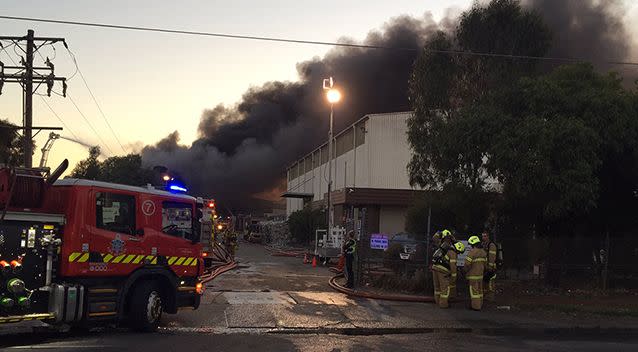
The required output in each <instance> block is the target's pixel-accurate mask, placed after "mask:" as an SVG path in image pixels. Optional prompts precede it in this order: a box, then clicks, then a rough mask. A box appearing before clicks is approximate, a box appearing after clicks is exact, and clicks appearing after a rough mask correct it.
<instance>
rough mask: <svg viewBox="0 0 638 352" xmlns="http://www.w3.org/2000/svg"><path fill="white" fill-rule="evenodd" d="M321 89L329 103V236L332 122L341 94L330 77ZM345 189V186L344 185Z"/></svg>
mask: <svg viewBox="0 0 638 352" xmlns="http://www.w3.org/2000/svg"><path fill="white" fill-rule="evenodd" d="M323 89H324V90H325V91H326V98H327V99H328V102H329V103H330V129H329V130H328V154H329V155H328V234H329V235H330V233H331V231H332V228H333V227H334V212H333V210H332V195H331V193H332V159H333V156H334V152H333V151H332V148H333V146H332V135H333V130H332V128H333V121H334V104H335V103H338V102H339V100H341V93H339V91H338V90H336V89H335V88H334V80H333V79H332V77H330V78H326V79H324V80H323ZM344 187H345V185H344Z"/></svg>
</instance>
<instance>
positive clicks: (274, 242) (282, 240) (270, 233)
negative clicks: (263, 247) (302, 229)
mask: <svg viewBox="0 0 638 352" xmlns="http://www.w3.org/2000/svg"><path fill="white" fill-rule="evenodd" d="M260 225H261V229H262V243H264V244H267V245H269V246H271V247H275V248H283V247H286V246H287V245H288V243H290V239H291V236H290V230H289V229H288V223H287V222H285V221H264V222H262V223H260Z"/></svg>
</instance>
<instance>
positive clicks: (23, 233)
mask: <svg viewBox="0 0 638 352" xmlns="http://www.w3.org/2000/svg"><path fill="white" fill-rule="evenodd" d="M67 167H68V161H67V160H65V161H64V162H63V163H62V165H60V167H58V168H57V169H56V170H55V171H53V172H49V171H48V170H47V169H37V168H31V169H25V168H22V169H20V168H0V324H3V323H4V324H6V323H16V322H21V321H26V320H40V321H43V322H45V323H49V324H58V325H67V326H69V325H70V326H73V325H81V326H91V325H101V324H105V323H127V325H129V326H131V327H132V328H134V329H136V330H140V331H154V330H155V329H156V328H157V326H158V323H159V321H160V318H161V316H162V313H169V314H175V313H177V311H178V310H180V309H182V308H191V309H197V308H198V306H199V304H200V296H201V294H202V290H203V287H202V284H201V282H200V277H201V275H202V274H203V270H204V266H203V260H202V255H201V253H202V243H201V239H202V238H205V237H203V236H202V222H201V221H200V220H201V217H202V207H203V203H202V200H201V199H196V198H194V197H191V196H188V195H186V194H175V193H172V192H167V191H164V190H158V189H155V188H153V187H152V186H150V185H149V186H147V187H134V186H126V185H120V184H113V183H106V182H98V181H91V180H81V179H68V178H65V179H59V177H60V176H61V175H62V174H63V173H64V171H65V170H66V168H67ZM58 179H59V180H58ZM207 231H208V232H209V233H208V237H210V228H209V229H207Z"/></svg>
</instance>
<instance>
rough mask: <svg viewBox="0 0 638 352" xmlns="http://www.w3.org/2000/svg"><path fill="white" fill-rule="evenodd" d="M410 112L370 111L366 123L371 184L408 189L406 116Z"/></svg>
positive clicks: (408, 149) (408, 154)
mask: <svg viewBox="0 0 638 352" xmlns="http://www.w3.org/2000/svg"><path fill="white" fill-rule="evenodd" d="M410 115H411V113H392V114H379V115H371V116H370V120H368V122H369V126H368V135H367V138H368V140H367V141H366V142H369V143H366V144H368V145H369V148H370V151H369V156H370V159H369V165H368V168H369V169H368V174H369V175H370V187H371V188H391V189H411V188H412V187H410V183H409V178H408V170H407V165H408V163H409V162H410V156H411V151H410V146H409V144H408V136H407V131H408V127H407V119H408V117H409V116H410Z"/></svg>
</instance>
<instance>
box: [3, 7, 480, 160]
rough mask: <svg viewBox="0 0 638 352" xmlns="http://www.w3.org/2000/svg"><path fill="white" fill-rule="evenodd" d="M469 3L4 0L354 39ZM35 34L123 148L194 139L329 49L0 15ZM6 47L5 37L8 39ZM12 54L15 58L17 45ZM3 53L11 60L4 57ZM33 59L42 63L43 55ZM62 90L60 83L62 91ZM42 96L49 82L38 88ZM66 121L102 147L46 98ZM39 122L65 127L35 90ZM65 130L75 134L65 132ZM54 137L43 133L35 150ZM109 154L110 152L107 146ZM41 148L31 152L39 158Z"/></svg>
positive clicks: (9, 104) (73, 156) (89, 16)
mask: <svg viewBox="0 0 638 352" xmlns="http://www.w3.org/2000/svg"><path fill="white" fill-rule="evenodd" d="M469 3H470V1H469V0H454V1H451V0H450V1H414V0H395V1H392V2H388V1H379V0H376V1H363V0H356V1H347V2H344V1H335V0H328V1H321V2H312V3H311V2H305V1H292V0H276V1H267V2H265V1H254V0H253V1H247V0H237V1H233V2H229V1H193V0H188V1H180V2H179V3H177V2H175V1H167V0H153V1H149V0H140V1H124V0H115V1H108V2H106V1H80V0H71V1H64V2H57V3H55V5H54V3H52V2H50V1H34V0H16V1H13V0H10V1H8V0H5V1H3V11H2V13H3V14H5V15H9V16H24V17H36V18H51V19H61V20H73V21H84V22H99V23H112V24H123V25H135V26H148V27H162V28H171V29H184V30H193V31H207V32H224V33H232V34H245V35H257V36H274V37H287V38H295V39H307V40H316V41H336V40H337V39H339V38H340V37H342V36H347V37H350V38H354V39H357V40H360V39H363V38H364V37H365V35H366V34H367V33H368V32H369V31H370V30H371V29H375V28H379V27H381V26H382V25H383V23H384V22H386V21H387V20H388V19H390V18H391V17H395V16H398V15H402V14H409V15H412V16H417V17H420V16H424V15H425V13H426V12H428V11H429V12H431V13H432V16H433V17H434V18H435V19H438V18H441V17H442V16H443V14H444V13H445V11H446V9H447V8H450V7H456V8H457V11H458V9H459V8H461V7H467V5H468V4H469ZM30 28H31V29H34V30H35V33H36V36H37V35H39V36H48V37H64V38H66V40H67V43H68V44H69V47H70V49H71V51H73V53H74V54H75V55H76V56H77V59H78V63H79V66H80V69H81V70H82V72H83V73H84V76H85V78H86V79H87V81H88V83H89V87H90V88H91V89H92V90H93V93H94V94H95V96H96V98H97V99H98V101H99V103H100V104H101V106H102V109H103V110H104V112H105V113H106V116H107V117H108V119H109V122H110V123H111V125H112V126H113V128H114V130H115V131H116V133H117V134H118V137H119V139H120V141H121V142H122V144H124V147H125V148H126V150H127V152H130V151H131V150H133V149H132V146H137V147H139V146H141V145H142V144H148V143H154V142H156V141H157V140H159V139H161V138H163V137H165V136H166V135H167V134H168V133H170V132H172V131H174V130H178V131H179V132H180V134H181V136H182V142H183V143H185V144H189V143H190V142H191V141H192V140H193V139H194V138H196V134H197V124H198V123H199V119H200V116H201V113H202V110H204V109H205V108H213V107H215V106H216V105H217V104H219V103H224V104H229V105H232V104H234V103H235V102H237V101H238V100H239V98H240V97H241V95H242V94H243V93H244V92H245V91H246V89H247V88H249V87H250V86H253V85H260V84H262V83H263V82H266V81H270V80H296V79H297V73H296V67H295V64H296V63H297V62H300V61H303V60H307V59H310V58H312V57H313V56H322V55H324V54H325V53H326V52H327V51H328V50H329V49H330V47H327V46H316V45H297V44H287V43H272V42H259V41H250V40H233V39H222V38H207V37H194V36H183V35H174V34H159V33H144V32H133V31H124V30H113V29H101V28H87V27H76V26H69V25H57V24H44V23H34V22H21V21H11V20H0V33H1V35H12V36H22V35H25V34H26V31H27V29H30ZM5 44H6V42H5ZM56 49H57V50H56V53H55V54H54V53H53V50H51V49H50V48H48V47H45V48H44V49H42V51H41V53H42V54H43V56H45V57H46V56H49V57H51V58H52V57H53V56H54V55H56V56H55V60H54V61H53V62H54V63H55V65H56V74H57V75H61V76H67V77H69V76H71V75H72V74H73V72H74V71H75V69H74V66H73V64H72V60H71V58H70V56H69V55H68V53H67V52H66V50H65V49H64V47H63V46H62V45H61V44H60V45H57V47H56ZM9 53H10V54H11V55H12V56H13V58H14V60H16V59H17V55H16V54H15V53H14V51H13V48H11V49H9ZM0 60H1V61H3V62H5V64H11V61H10V59H9V58H8V57H7V53H6V52H3V51H0ZM35 61H36V64H42V61H43V60H42V59H41V58H40V57H39V56H37V55H36V57H35ZM56 88H57V91H60V90H61V89H60V87H59V86H58V87H56ZM39 92H40V93H45V92H46V90H45V89H42V88H41V89H40V91H39ZM68 92H69V94H70V96H71V97H72V98H73V99H74V101H75V102H76V103H77V104H78V105H79V106H80V109H81V110H82V112H83V113H84V114H85V115H86V117H87V118H88V120H89V121H90V123H91V124H93V126H94V127H95V129H96V130H98V132H100V133H101V134H102V138H103V139H104V140H105V142H106V144H108V146H109V148H110V149H111V150H112V153H113V154H123V153H124V152H123V151H122V149H121V148H120V146H119V145H118V144H117V141H116V140H115V138H114V137H113V135H112V134H111V133H110V131H109V130H108V128H107V127H106V124H105V123H104V121H103V119H102V117H101V115H100V114H99V111H98V110H97V108H96V106H95V104H94V103H93V101H92V99H91V97H90V95H89V93H88V91H87V89H86V88H85V87H84V84H83V82H82V81H81V79H80V77H79V76H76V77H75V78H73V79H72V80H71V81H70V82H69V88H68ZM21 99H22V98H21V91H20V89H19V86H17V85H13V84H6V85H5V87H4V89H3V94H2V95H0V118H3V119H8V120H10V121H12V122H14V123H16V124H20V123H21V120H22V116H21V115H22V104H21ZM44 99H47V102H48V103H49V104H50V105H51V107H52V108H53V109H54V110H55V111H56V112H57V113H58V115H59V116H61V118H62V119H63V120H64V122H65V123H66V124H67V125H68V126H69V127H70V129H71V130H72V131H73V132H74V133H75V134H76V135H77V136H78V137H80V138H81V139H82V140H84V141H86V142H87V143H90V144H92V145H93V144H101V143H100V142H99V139H98V138H97V137H96V136H95V134H94V133H93V132H92V131H91V129H90V127H89V126H88V125H87V123H86V122H85V121H84V120H83V119H82V117H81V116H80V114H79V113H78V112H77V110H76V109H75V108H74V107H73V105H72V103H71V102H70V101H69V99H64V98H62V97H59V96H55V95H54V96H52V97H50V98H48V97H44ZM34 124H35V125H47V126H59V125H60V123H59V121H58V120H57V119H56V118H55V116H54V115H53V114H52V113H51V112H50V111H49V109H48V108H47V107H46V105H45V104H44V103H43V102H42V101H41V98H40V97H34ZM63 134H64V135H69V136H70V134H69V133H68V131H65V132H63ZM46 135H48V133H44V132H43V133H41V135H40V136H39V137H38V138H37V143H38V149H39V148H40V147H41V146H42V145H43V143H44V141H45V140H46ZM102 149H103V151H104V152H105V153H106V155H111V153H109V150H108V149H107V148H106V147H104V146H102ZM86 154H87V151H86V149H85V148H84V147H81V146H79V145H77V144H74V143H72V142H68V141H64V140H60V141H57V142H56V145H55V146H54V147H53V149H52V151H51V156H50V160H49V165H50V166H55V165H56V164H57V163H58V162H60V161H61V160H62V159H63V158H64V157H68V158H69V159H70V161H71V164H72V165H74V164H75V162H77V161H78V160H80V159H83V158H85V157H86ZM39 159H40V152H39V151H38V152H37V153H36V154H35V155H34V163H37V162H38V161H39Z"/></svg>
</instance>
